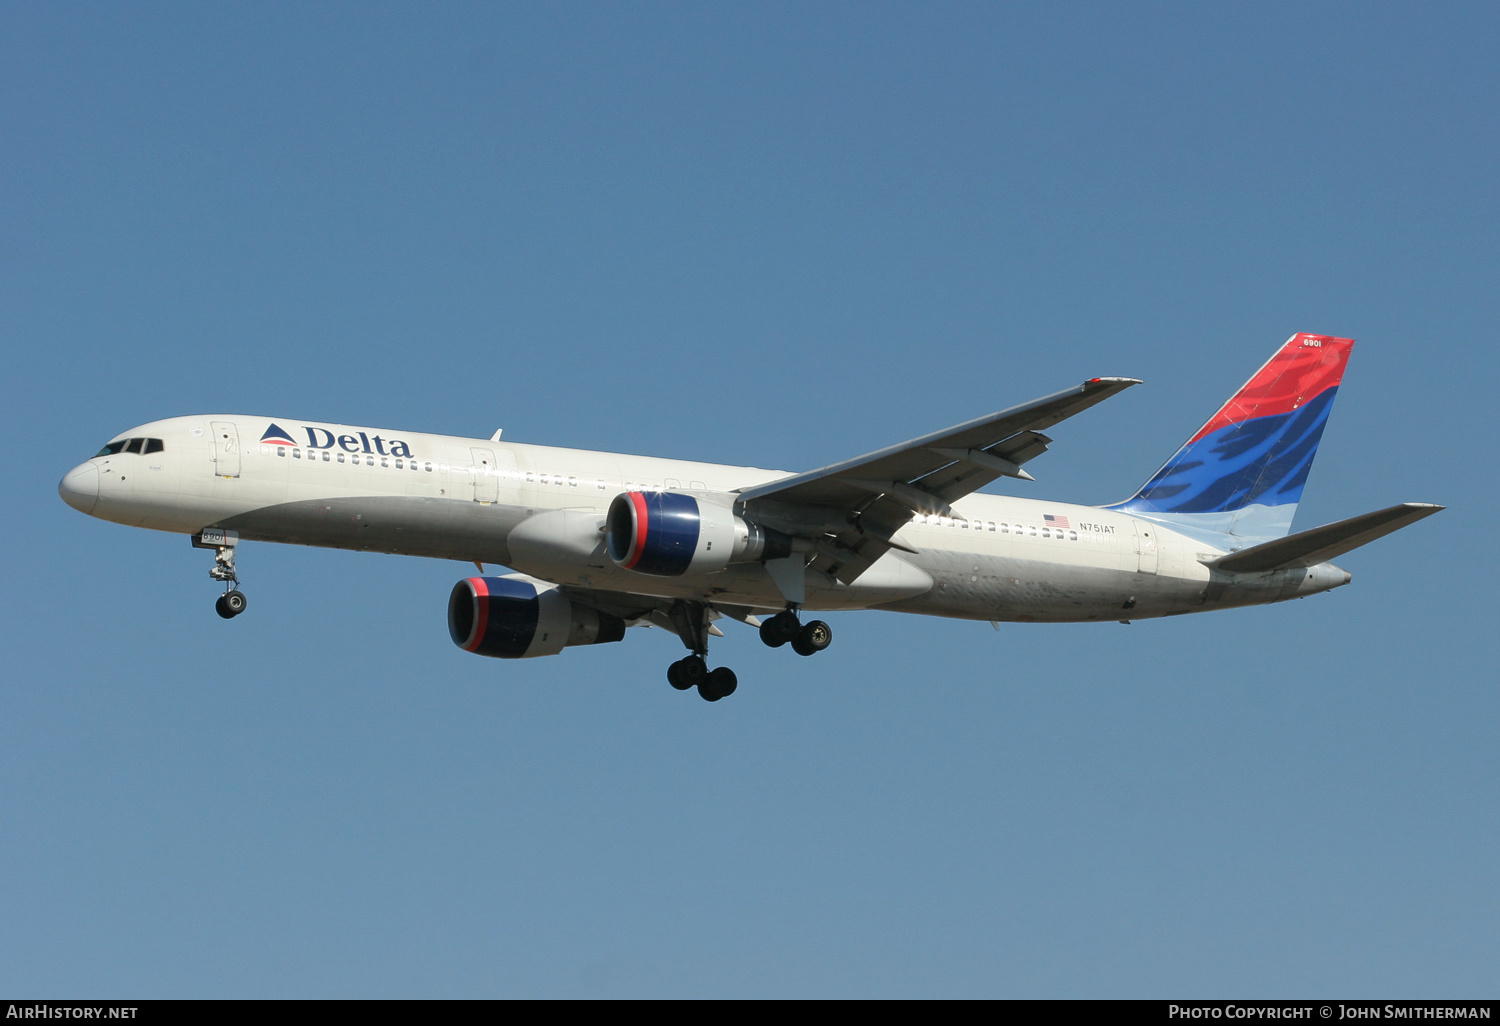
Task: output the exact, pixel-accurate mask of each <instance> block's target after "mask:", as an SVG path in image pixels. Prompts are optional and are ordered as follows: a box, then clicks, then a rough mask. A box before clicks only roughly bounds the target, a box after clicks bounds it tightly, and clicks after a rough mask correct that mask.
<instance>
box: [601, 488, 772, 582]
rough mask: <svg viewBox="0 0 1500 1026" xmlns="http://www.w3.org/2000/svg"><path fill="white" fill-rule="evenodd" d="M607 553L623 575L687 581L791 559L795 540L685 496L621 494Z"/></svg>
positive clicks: (608, 526) (612, 510)
mask: <svg viewBox="0 0 1500 1026" xmlns="http://www.w3.org/2000/svg"><path fill="white" fill-rule="evenodd" d="M604 547H605V550H606V551H607V552H608V553H609V558H610V559H612V560H614V561H615V564H616V565H618V566H620V567H622V568H623V569H626V570H634V571H635V572H636V573H639V574H650V575H652V576H653V577H681V576H683V575H684V574H706V573H713V572H714V571H715V570H722V569H724V568H725V567H726V566H728V565H729V564H730V563H749V562H754V561H756V560H765V559H775V558H777V557H778V556H785V555H787V554H789V553H790V552H791V551H792V540H791V539H790V538H788V537H787V536H786V535H784V534H781V533H780V532H778V531H773V530H770V529H768V528H763V527H760V526H758V525H756V524H753V523H750V522H748V521H746V520H742V519H740V518H739V517H737V516H735V515H734V511H733V510H730V509H728V508H726V507H724V506H720V505H718V504H717V503H713V502H705V501H703V500H702V499H699V498H697V497H696V496H692V495H688V494H686V493H684V492H621V493H620V494H619V495H616V496H615V499H614V501H613V502H611V503H610V504H609V515H608V516H607V517H606V518H605V521H604Z"/></svg>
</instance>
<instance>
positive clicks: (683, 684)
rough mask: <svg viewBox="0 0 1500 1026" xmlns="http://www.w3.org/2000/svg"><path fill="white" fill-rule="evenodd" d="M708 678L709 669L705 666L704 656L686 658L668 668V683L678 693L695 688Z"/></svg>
mask: <svg viewBox="0 0 1500 1026" xmlns="http://www.w3.org/2000/svg"><path fill="white" fill-rule="evenodd" d="M708 676H709V673H708V667H707V666H706V665H704V662H703V657H702V656H696V655H690V656H685V657H683V658H682V659H679V660H677V661H676V662H675V663H673V664H672V665H671V666H668V667H667V683H668V684H670V685H672V686H673V687H674V688H676V689H677V690H678V691H686V690H688V689H689V688H695V687H697V686H699V685H700V684H702V683H703V682H704V681H705V680H707V679H708Z"/></svg>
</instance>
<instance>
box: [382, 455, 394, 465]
mask: <svg viewBox="0 0 1500 1026" xmlns="http://www.w3.org/2000/svg"><path fill="white" fill-rule="evenodd" d="M380 465H381V466H382V467H389V466H390V465H391V461H390V460H388V459H386V458H385V457H384V456H382V457H380Z"/></svg>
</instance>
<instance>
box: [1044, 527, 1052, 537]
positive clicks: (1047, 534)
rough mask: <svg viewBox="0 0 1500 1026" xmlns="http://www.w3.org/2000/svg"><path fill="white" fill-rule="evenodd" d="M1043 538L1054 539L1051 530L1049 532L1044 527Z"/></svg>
mask: <svg viewBox="0 0 1500 1026" xmlns="http://www.w3.org/2000/svg"><path fill="white" fill-rule="evenodd" d="M1042 537H1043V538H1051V537H1052V532H1051V531H1049V530H1047V528H1045V527H1044V528H1042Z"/></svg>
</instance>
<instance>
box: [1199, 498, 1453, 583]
mask: <svg viewBox="0 0 1500 1026" xmlns="http://www.w3.org/2000/svg"><path fill="white" fill-rule="evenodd" d="M1443 508H1444V507H1442V506H1435V505H1433V504H1432V503H1429V502H1403V503H1402V504H1401V505H1399V506H1392V507H1390V508H1389V509H1381V510H1376V511H1375V512H1374V513H1364V514H1362V515H1360V516H1357V517H1350V518H1349V519H1348V520H1340V521H1339V522H1338V523H1336V524H1324V525H1323V526H1322V527H1314V528H1313V529H1312V530H1311V531H1302V532H1300V533H1298V534H1293V535H1290V536H1288V537H1286V538H1277V539H1276V540H1275V541H1268V542H1264V543H1262V544H1260V545H1256V546H1254V547H1252V548H1248V549H1242V550H1240V551H1239V552H1231V553H1230V554H1229V555H1227V556H1221V557H1219V558H1218V559H1215V560H1212V561H1210V562H1209V563H1208V565H1209V566H1211V567H1213V568H1214V569H1215V570H1227V571H1229V572H1230V573H1256V572H1258V571H1262V570H1281V569H1283V568H1285V567H1296V566H1302V567H1306V566H1317V565H1318V564H1319V563H1326V562H1328V560H1330V559H1333V558H1334V557H1336V556H1342V555H1343V554H1344V553H1346V552H1348V551H1350V550H1351V549H1357V548H1359V547H1360V546H1361V545H1367V544H1369V543H1370V542H1372V541H1374V540H1375V539H1376V538H1382V537H1384V536H1385V535H1388V534H1390V533H1391V532H1392V531H1399V530H1401V528H1403V527H1405V526H1406V525H1408V524H1415V523H1416V522H1417V521H1418V520H1421V519H1422V518H1423V517H1430V516H1432V514H1434V513H1436V512H1437V511H1438V510H1440V509H1443Z"/></svg>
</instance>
